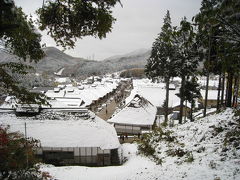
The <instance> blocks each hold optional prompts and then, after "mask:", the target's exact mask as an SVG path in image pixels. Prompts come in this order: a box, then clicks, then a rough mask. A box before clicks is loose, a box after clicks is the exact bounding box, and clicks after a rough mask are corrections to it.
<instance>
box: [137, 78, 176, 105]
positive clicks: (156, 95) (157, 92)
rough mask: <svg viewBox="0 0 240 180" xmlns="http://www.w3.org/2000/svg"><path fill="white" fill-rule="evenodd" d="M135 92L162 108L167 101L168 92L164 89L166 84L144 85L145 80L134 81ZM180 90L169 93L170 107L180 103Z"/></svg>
mask: <svg viewBox="0 0 240 180" xmlns="http://www.w3.org/2000/svg"><path fill="white" fill-rule="evenodd" d="M133 85H134V91H135V92H136V93H137V94H140V95H141V96H143V97H144V98H146V99H147V100H149V101H150V102H151V103H152V104H153V105H154V106H159V107H161V106H162V105H163V103H164V100H165V95H166V90H165V89H164V88H163V87H164V86H165V83H150V82H148V83H144V81H143V80H134V81H133ZM177 93H179V90H178V89H177V90H172V91H169V107H172V106H173V105H174V104H176V103H179V102H180V99H179V97H178V96H176V94H177Z"/></svg>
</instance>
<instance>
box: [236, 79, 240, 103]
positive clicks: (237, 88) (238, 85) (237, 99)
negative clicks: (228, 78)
mask: <svg viewBox="0 0 240 180" xmlns="http://www.w3.org/2000/svg"><path fill="white" fill-rule="evenodd" d="M238 91H239V76H238V82H237V94H236V105H237V106H238Z"/></svg>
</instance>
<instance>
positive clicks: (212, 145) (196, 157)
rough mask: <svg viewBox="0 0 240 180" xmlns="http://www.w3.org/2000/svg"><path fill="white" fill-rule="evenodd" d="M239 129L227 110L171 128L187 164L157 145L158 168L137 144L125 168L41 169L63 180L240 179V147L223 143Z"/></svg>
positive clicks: (129, 147)
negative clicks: (159, 162) (183, 152)
mask: <svg viewBox="0 0 240 180" xmlns="http://www.w3.org/2000/svg"><path fill="white" fill-rule="evenodd" d="M238 126H239V125H237V124H236V117H233V111H232V110H231V109H227V110H226V111H224V112H222V113H219V114H214V115H210V116H208V117H206V118H203V119H199V120H198V121H196V122H191V123H186V124H183V125H178V126H175V127H173V128H171V129H170V130H171V131H173V132H174V133H173V136H175V137H176V138H177V141H178V142H179V143H181V144H182V145H181V146H182V147H183V149H184V150H185V151H190V152H191V153H192V155H193V161H192V162H187V161H185V160H186V156H183V157H177V156H175V157H171V156H167V155H166V151H167V150H168V149H169V148H170V147H171V146H170V145H169V144H168V143H167V142H164V141H162V142H155V143H153V146H154V147H155V148H156V150H157V151H158V153H157V154H156V155H157V156H159V157H161V158H162V159H163V162H162V165H157V164H156V163H155V162H154V161H153V160H151V159H150V158H147V157H144V156H143V155H140V154H138V153H137V145H136V144H123V145H122V148H123V152H124V157H126V158H127V159H128V160H127V162H125V163H124V164H123V165H122V166H111V167H84V166H68V167H54V166H51V165H42V166H41V170H42V171H48V172H49V173H50V174H51V175H52V176H53V177H54V178H56V179H59V180H69V179H71V180H79V179H84V180H95V179H98V180H101V179H102V180H103V179H104V180H108V179H109V180H114V179H116V180H126V179H129V180H130V179H131V180H132V179H135V180H137V179H140V180H141V179H144V180H145V179H152V180H153V179H154V180H156V179H160V180H170V179H171V180H173V179H175V180H176V179H189V180H192V179H194V180H203V179H204V180H208V179H209V180H239V179H240V145H239V144H236V143H235V144H234V141H233V143H230V144H228V146H226V147H225V146H224V144H223V141H224V139H225V136H226V132H229V131H230V130H231V129H233V128H238ZM219 129H222V130H219ZM236 142H239V140H238V141H236ZM171 148H174V147H171ZM160 152H161V153H160Z"/></svg>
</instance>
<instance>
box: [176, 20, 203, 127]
mask: <svg viewBox="0 0 240 180" xmlns="http://www.w3.org/2000/svg"><path fill="white" fill-rule="evenodd" d="M175 40H176V43H177V57H178V66H177V67H178V75H179V77H181V80H182V81H181V88H180V93H179V96H180V116H179V123H180V124H181V123H182V116H183V102H184V100H185V99H184V89H185V83H186V82H185V81H186V77H187V76H193V75H194V73H195V72H196V69H197V66H198V61H199V58H198V54H197V46H196V44H195V33H194V31H193V27H192V25H191V23H190V22H188V21H187V19H186V18H185V17H184V19H183V20H182V21H181V23H180V27H179V30H178V31H177V32H176V35H175Z"/></svg>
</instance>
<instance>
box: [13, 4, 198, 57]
mask: <svg viewBox="0 0 240 180" xmlns="http://www.w3.org/2000/svg"><path fill="white" fill-rule="evenodd" d="M201 1H202V0H121V2H122V4H123V7H121V6H120V5H117V6H116V7H115V8H113V15H114V17H115V18H116V19H117V21H116V22H115V24H114V25H113V30H112V32H111V33H109V34H108V35H107V38H105V39H103V40H99V39H96V38H93V37H85V38H83V39H79V40H78V41H77V43H76V47H75V48H74V49H73V50H67V51H66V53H67V54H69V55H72V56H75V57H83V58H88V59H89V58H90V59H93V58H94V59H96V60H103V59H105V58H107V57H110V56H115V55H121V54H126V53H129V52H132V51H135V50H138V49H150V48H151V46H152V43H153V41H154V39H155V38H156V37H157V34H158V33H159V32H160V31H161V26H162V24H163V18H164V16H165V14H166V11H167V10H169V11H170V15H171V18H172V23H173V25H178V24H179V22H180V21H181V19H182V17H184V16H186V17H187V18H188V20H191V18H192V17H193V16H194V15H195V14H196V13H198V11H199V8H200V4H201ZM42 2H43V1H42V0H15V3H16V5H17V6H21V7H22V8H23V11H24V12H25V13H26V14H30V13H31V14H34V12H35V10H36V9H37V8H39V7H41V6H42ZM42 34H43V37H42V42H43V43H46V45H47V46H55V47H56V44H55V42H54V41H53V40H52V39H51V37H49V36H47V35H46V33H44V32H43V33H42ZM58 48H59V49H61V48H60V47H58Z"/></svg>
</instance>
